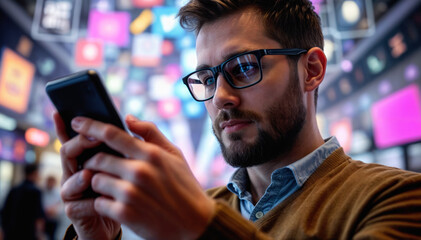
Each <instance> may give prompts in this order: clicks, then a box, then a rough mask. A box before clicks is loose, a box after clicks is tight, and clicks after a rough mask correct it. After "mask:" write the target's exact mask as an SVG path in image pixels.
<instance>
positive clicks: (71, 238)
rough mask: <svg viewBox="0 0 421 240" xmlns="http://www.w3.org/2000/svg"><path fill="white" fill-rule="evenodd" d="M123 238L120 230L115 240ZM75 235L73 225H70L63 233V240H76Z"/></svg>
mask: <svg viewBox="0 0 421 240" xmlns="http://www.w3.org/2000/svg"><path fill="white" fill-rule="evenodd" d="M122 236H123V233H122V230H121V229H120V231H119V232H118V235H117V236H116V237H115V240H121V237H122ZM77 239H78V237H77V233H76V230H75V228H74V227H73V225H70V226H69V227H68V228H67V230H66V232H65V233H64V237H63V240H77Z"/></svg>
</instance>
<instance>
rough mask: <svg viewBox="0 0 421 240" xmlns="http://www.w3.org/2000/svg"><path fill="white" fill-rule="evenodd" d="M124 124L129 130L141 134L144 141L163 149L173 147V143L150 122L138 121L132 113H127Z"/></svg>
mask: <svg viewBox="0 0 421 240" xmlns="http://www.w3.org/2000/svg"><path fill="white" fill-rule="evenodd" d="M126 124H127V127H128V128H129V129H130V131H132V132H134V133H135V134H137V135H139V136H141V137H142V138H143V139H144V140H145V141H146V142H150V143H153V144H156V145H160V146H161V147H163V148H165V149H174V145H173V144H172V143H171V142H170V141H169V140H168V139H167V137H165V135H164V134H163V133H162V132H161V131H160V130H159V129H158V127H157V126H156V125H155V124H153V123H152V122H147V121H140V120H138V119H137V118H136V117H134V116H133V115H127V116H126Z"/></svg>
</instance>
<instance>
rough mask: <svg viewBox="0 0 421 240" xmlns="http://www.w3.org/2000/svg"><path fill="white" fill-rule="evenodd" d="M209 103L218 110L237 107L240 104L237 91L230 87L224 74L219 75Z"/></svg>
mask: <svg viewBox="0 0 421 240" xmlns="http://www.w3.org/2000/svg"><path fill="white" fill-rule="evenodd" d="M211 101H212V103H213V105H215V106H216V108H218V109H227V108H234V107H237V106H238V105H239V104H240V96H239V89H235V88H233V87H231V86H230V85H229V83H228V82H227V80H226V79H225V77H224V74H219V75H218V78H217V81H216V87H215V93H214V96H213V98H212V99H211Z"/></svg>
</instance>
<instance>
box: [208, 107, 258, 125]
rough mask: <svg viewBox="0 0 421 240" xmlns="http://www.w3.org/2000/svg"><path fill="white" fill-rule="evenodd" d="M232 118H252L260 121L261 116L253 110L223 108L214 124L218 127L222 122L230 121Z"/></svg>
mask: <svg viewBox="0 0 421 240" xmlns="http://www.w3.org/2000/svg"><path fill="white" fill-rule="evenodd" d="M230 119H250V120H252V121H259V120H260V119H261V117H260V116H259V115H258V114H256V113H255V112H252V111H241V110H238V109H229V110H223V111H221V112H220V113H219V114H218V116H216V118H215V121H214V126H215V127H218V126H219V123H220V122H223V121H228V120H230Z"/></svg>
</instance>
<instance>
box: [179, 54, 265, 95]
mask: <svg viewBox="0 0 421 240" xmlns="http://www.w3.org/2000/svg"><path fill="white" fill-rule="evenodd" d="M259 66H260V64H259V60H258V59H257V57H256V56H255V55H254V54H245V55H241V56H238V57H236V58H233V59H231V60H230V61H228V62H226V63H224V64H223V66H222V71H223V72H224V76H225V77H226V78H227V79H226V80H227V81H228V82H229V83H230V85H231V86H233V87H237V88H243V87H247V86H250V85H253V84H254V83H256V82H258V81H260V79H261V74H260V67H259ZM187 82H188V85H189V88H190V91H191V92H192V93H193V95H194V97H195V98H196V99H198V100H203V99H208V98H210V97H212V96H213V94H214V93H215V88H216V76H215V75H214V74H213V72H212V71H211V70H201V71H198V72H195V73H193V74H192V75H190V76H189V78H188V81H187Z"/></svg>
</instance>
